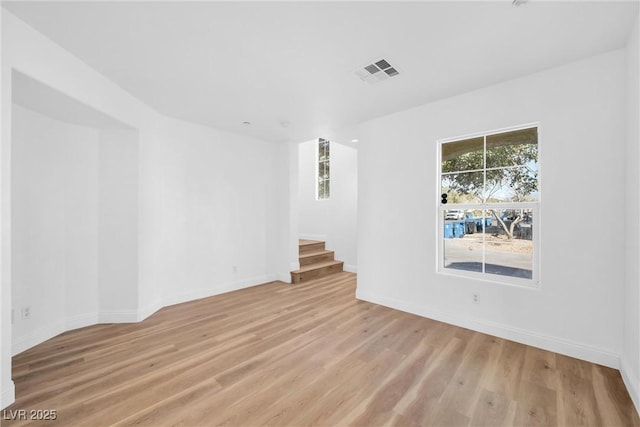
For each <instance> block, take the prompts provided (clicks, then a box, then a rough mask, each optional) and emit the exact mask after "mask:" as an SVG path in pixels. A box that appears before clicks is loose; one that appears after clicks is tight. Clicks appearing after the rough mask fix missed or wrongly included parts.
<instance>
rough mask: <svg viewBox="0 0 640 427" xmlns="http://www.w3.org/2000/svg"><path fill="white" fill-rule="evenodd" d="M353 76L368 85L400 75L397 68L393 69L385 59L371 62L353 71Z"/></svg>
mask: <svg viewBox="0 0 640 427" xmlns="http://www.w3.org/2000/svg"><path fill="white" fill-rule="evenodd" d="M354 74H355V75H356V76H358V77H359V78H360V80H362V81H364V82H367V83H369V84H374V83H378V82H381V81H383V80H388V79H389V78H391V77H395V76H397V75H398V74H400V73H399V72H398V70H397V68H394V67H392V66H391V64H389V61H387V60H386V59H379V60H377V61H371V63H370V64H367V65H365V66H363V67H360V68H358V69H357V70H355V71H354Z"/></svg>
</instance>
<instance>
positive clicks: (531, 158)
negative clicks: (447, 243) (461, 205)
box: [442, 144, 538, 203]
mask: <svg viewBox="0 0 640 427" xmlns="http://www.w3.org/2000/svg"><path fill="white" fill-rule="evenodd" d="M537 159H538V145H537V144H509V145H507V144H504V145H497V146H494V147H490V146H488V147H487V152H486V167H487V168H496V169H489V170H487V171H486V182H485V174H484V173H483V171H482V169H483V168H484V160H485V159H484V155H483V152H482V151H480V150H477V151H471V152H467V153H464V154H460V155H458V156H456V157H454V158H451V159H448V160H444V161H443V162H442V172H443V179H442V187H443V191H445V192H452V193H454V194H459V195H471V196H473V197H474V198H475V199H476V201H477V202H483V201H487V202H491V201H498V200H509V201H527V200H531V199H532V198H534V193H536V192H537V190H538V168H537ZM450 197H451V196H450ZM492 198H493V200H492ZM452 202H453V200H452ZM454 203H455V202H454Z"/></svg>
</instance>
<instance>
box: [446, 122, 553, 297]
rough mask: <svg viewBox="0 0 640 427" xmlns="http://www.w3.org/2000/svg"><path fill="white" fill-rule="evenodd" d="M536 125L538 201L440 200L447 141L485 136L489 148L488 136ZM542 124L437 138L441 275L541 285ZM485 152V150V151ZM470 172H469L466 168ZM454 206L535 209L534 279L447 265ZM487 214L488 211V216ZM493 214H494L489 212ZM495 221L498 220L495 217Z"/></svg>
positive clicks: (484, 210) (534, 285)
mask: <svg viewBox="0 0 640 427" xmlns="http://www.w3.org/2000/svg"><path fill="white" fill-rule="evenodd" d="M532 127H535V128H537V133H538V163H537V167H538V198H537V201H536V202H499V203H487V202H484V203H447V204H442V203H441V201H440V196H441V194H442V191H441V190H442V188H441V185H442V181H441V179H442V146H443V144H446V143H448V142H455V141H460V140H465V139H471V138H478V137H484V138H485V139H484V140H485V150H486V137H487V136H491V135H495V134H500V133H505V132H511V131H516V130H521V129H529V128H532ZM541 134H542V127H541V125H540V123H539V122H535V123H528V124H524V125H518V126H511V127H505V128H499V129H493V130H488V131H482V132H476V133H472V134H467V135H461V136H456V137H451V138H442V139H439V140H438V141H437V146H438V147H437V148H438V149H437V151H438V153H437V156H436V159H437V160H436V161H437V168H436V169H437V175H436V195H437V201H436V236H437V247H436V270H437V272H438V273H439V274H442V275H446V276H455V277H463V278H469V279H474V280H479V281H484V282H491V283H500V284H506V285H514V286H519V287H525V288H529V289H531V288H536V289H539V287H540V236H541V233H540V224H541V221H540V218H541V208H540V206H541V203H542V179H541V177H542V173H541V172H542V168H541V165H540V164H541V162H540V158H541V151H542V150H541V147H542V144H541V140H542V137H541ZM485 153H486V152H485ZM486 170H487V169H486V166H485V167H484V168H483V171H485V172H486ZM465 172H468V171H465ZM451 209H462V210H465V211H466V210H483V212H486V211H488V210H491V209H502V210H504V209H531V210H532V211H533V222H532V236H531V237H532V240H533V259H532V278H531V279H525V278H521V277H513V276H504V275H499V274H492V273H486V272H484V271H483V272H475V271H466V270H457V269H453V268H446V267H445V266H444V255H445V250H444V244H445V237H444V212H445V211H447V210H451ZM486 215H487V214H486V213H485V216H486ZM488 215H491V214H488ZM494 220H495V219H494ZM482 240H483V244H484V233H483V238H482ZM482 264H483V270H484V265H485V251H484V250H483V251H482Z"/></svg>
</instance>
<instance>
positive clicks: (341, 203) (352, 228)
mask: <svg viewBox="0 0 640 427" xmlns="http://www.w3.org/2000/svg"><path fill="white" fill-rule="evenodd" d="M317 150H318V145H317V141H316V140H313V141H309V142H305V143H302V144H300V145H299V160H298V168H299V175H298V203H299V205H298V209H299V217H298V221H299V224H298V227H299V234H300V237H303V238H310V239H319V240H325V241H326V247H327V249H329V250H333V251H335V255H336V259H339V260H342V261H344V267H345V270H347V271H353V272H355V271H356V270H357V265H358V251H357V229H358V226H357V212H358V209H357V208H358V152H357V150H356V149H354V148H352V147H347V146H345V145H342V144H339V143H336V142H333V141H332V142H331V184H330V185H331V197H330V198H329V199H328V200H316V186H317V182H318V180H317V175H316V174H317V165H316V162H317Z"/></svg>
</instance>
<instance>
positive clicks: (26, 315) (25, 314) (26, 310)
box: [22, 306, 31, 320]
mask: <svg viewBox="0 0 640 427" xmlns="http://www.w3.org/2000/svg"><path fill="white" fill-rule="evenodd" d="M30 318H31V307H29V306H25V307H22V320H27V319H30Z"/></svg>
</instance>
